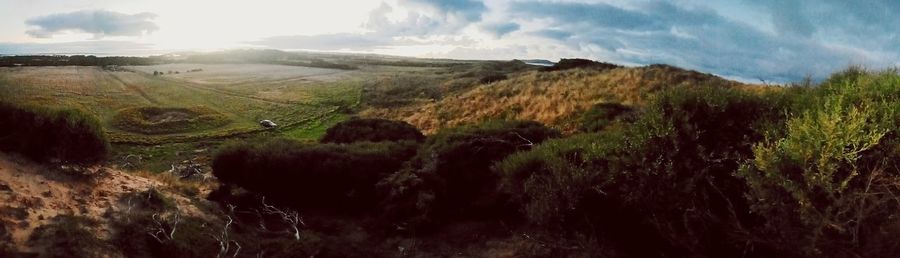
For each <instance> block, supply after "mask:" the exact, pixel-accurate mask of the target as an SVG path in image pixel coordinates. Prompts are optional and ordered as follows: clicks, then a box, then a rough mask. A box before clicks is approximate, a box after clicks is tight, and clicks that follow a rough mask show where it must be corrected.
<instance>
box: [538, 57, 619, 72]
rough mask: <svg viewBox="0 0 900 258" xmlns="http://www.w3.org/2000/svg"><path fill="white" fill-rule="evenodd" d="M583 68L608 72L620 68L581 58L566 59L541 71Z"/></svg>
mask: <svg viewBox="0 0 900 258" xmlns="http://www.w3.org/2000/svg"><path fill="white" fill-rule="evenodd" d="M582 67H583V68H593V69H600V70H607V69H613V68H618V67H619V66H618V65H615V64H610V63H604V62H597V61H593V60H588V59H581V58H571V59H566V58H563V59H561V60H559V62H558V63H556V64H554V65H553V66H550V67H545V68H541V71H542V72H549V71H562V70H568V69H575V68H582Z"/></svg>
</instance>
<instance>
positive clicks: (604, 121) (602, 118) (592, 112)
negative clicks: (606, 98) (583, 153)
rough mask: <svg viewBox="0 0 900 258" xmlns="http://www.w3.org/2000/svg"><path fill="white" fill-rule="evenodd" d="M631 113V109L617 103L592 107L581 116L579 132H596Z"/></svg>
mask: <svg viewBox="0 0 900 258" xmlns="http://www.w3.org/2000/svg"><path fill="white" fill-rule="evenodd" d="M632 112H633V109H631V108H630V107H628V106H625V105H622V104H619V103H600V104H597V105H594V106H593V107H591V109H588V110H587V111H586V112H584V114H582V115H581V131H582V132H598V131H600V130H603V128H606V127H607V126H609V125H610V124H612V123H614V122H615V121H618V120H620V119H621V118H623V117H627V116H628V115H629V114H631V113H632Z"/></svg>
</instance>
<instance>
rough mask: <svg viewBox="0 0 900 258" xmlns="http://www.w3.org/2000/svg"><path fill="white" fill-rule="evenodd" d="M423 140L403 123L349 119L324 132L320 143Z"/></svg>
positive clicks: (420, 134) (417, 130)
mask: <svg viewBox="0 0 900 258" xmlns="http://www.w3.org/2000/svg"><path fill="white" fill-rule="evenodd" d="M403 140H408V141H416V142H421V141H423V140H425V135H422V132H420V131H419V129H416V127H414V126H412V125H410V124H409V123H406V122H403V121H392V120H386V119H361V118H357V119H350V120H347V121H344V122H340V123H338V124H336V125H334V126H332V127H331V128H328V130H327V131H325V135H324V136H322V139H321V140H320V142H322V143H354V142H362V141H369V142H380V141H403Z"/></svg>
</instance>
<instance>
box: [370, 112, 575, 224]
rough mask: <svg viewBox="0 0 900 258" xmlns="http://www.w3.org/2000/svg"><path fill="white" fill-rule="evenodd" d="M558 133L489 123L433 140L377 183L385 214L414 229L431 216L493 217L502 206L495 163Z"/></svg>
mask: <svg viewBox="0 0 900 258" xmlns="http://www.w3.org/2000/svg"><path fill="white" fill-rule="evenodd" d="M559 136H560V133H559V132H558V131H556V130H554V129H550V128H547V127H545V126H543V125H541V124H540V123H537V122H518V121H516V122H488V123H485V124H481V125H478V126H474V127H460V128H452V129H447V130H443V131H440V132H438V133H437V134H436V135H434V136H431V137H429V138H428V140H427V141H426V142H425V143H424V145H423V146H422V147H421V148H420V149H419V152H418V154H417V155H416V157H415V158H414V159H413V160H411V162H410V164H409V165H408V166H407V167H406V168H404V169H403V170H401V171H399V172H397V173H395V174H393V175H391V176H390V177H388V178H386V179H385V180H384V181H382V182H380V183H379V189H380V192H381V193H382V195H384V196H386V198H387V202H386V204H385V210H386V211H387V212H388V216H389V217H391V218H394V219H400V220H405V219H410V221H412V222H415V223H418V222H423V220H428V219H433V218H432V216H433V215H434V216H440V217H443V218H448V217H485V216H492V215H494V213H495V212H497V209H498V208H502V207H500V206H502V205H500V204H502V203H500V202H499V201H500V199H498V197H499V196H498V195H497V183H498V180H499V176H498V175H497V173H495V172H493V171H492V170H491V165H493V163H494V162H497V161H499V160H502V159H503V158H504V157H506V156H508V155H510V154H512V153H515V152H517V151H522V150H528V149H530V148H531V147H532V146H533V145H535V144H538V143H540V142H543V141H544V140H547V139H549V138H554V137H559Z"/></svg>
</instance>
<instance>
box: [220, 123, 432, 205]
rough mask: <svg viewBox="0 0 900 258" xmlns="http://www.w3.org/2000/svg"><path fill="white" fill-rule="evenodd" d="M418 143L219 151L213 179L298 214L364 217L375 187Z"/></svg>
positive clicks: (277, 145) (277, 144) (289, 143)
mask: <svg viewBox="0 0 900 258" xmlns="http://www.w3.org/2000/svg"><path fill="white" fill-rule="evenodd" d="M417 146H418V145H417V143H415V142H409V141H401V142H380V143H371V142H361V143H354V144H344V145H336V144H304V143H301V142H297V141H293V140H286V139H276V140H269V141H265V142H262V143H251V142H244V143H238V144H232V145H229V146H226V147H223V149H222V150H220V151H219V152H218V153H217V154H216V155H215V158H214V160H213V164H212V168H213V174H214V175H215V176H216V177H217V178H218V179H219V180H220V181H221V182H223V183H226V184H234V185H237V186H240V187H243V188H245V189H247V190H250V191H253V192H256V193H260V194H263V195H265V196H267V197H269V198H270V199H271V200H273V201H278V202H282V203H287V204H291V205H292V206H294V207H298V208H308V209H313V208H323V209H329V210H342V211H363V210H365V209H368V208H371V207H373V206H374V205H375V204H376V198H375V184H376V183H377V182H378V181H379V180H381V179H382V178H384V177H385V176H387V175H389V174H390V173H393V172H395V171H397V170H399V169H400V167H401V165H402V164H403V162H405V161H406V160H408V159H409V158H411V157H412V156H413V155H415V153H416V147H417Z"/></svg>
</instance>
